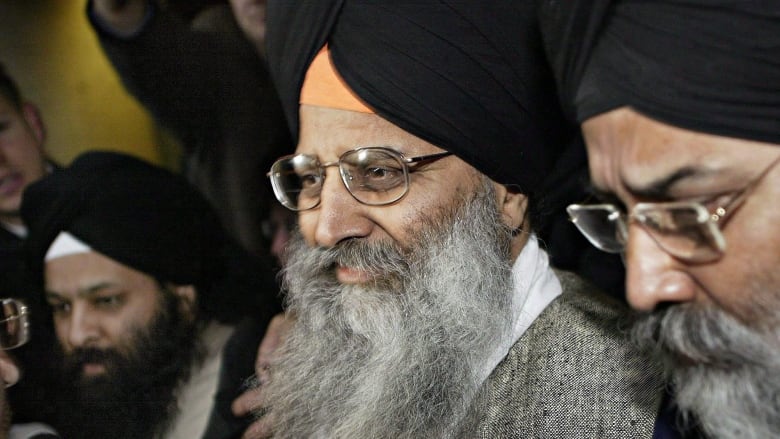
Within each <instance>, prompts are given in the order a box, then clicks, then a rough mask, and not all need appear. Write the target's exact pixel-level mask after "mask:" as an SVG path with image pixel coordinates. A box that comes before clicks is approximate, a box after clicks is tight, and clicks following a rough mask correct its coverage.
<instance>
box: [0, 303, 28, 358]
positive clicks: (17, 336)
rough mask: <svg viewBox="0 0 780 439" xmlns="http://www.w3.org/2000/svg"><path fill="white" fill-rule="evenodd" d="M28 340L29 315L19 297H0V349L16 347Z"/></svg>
mask: <svg viewBox="0 0 780 439" xmlns="http://www.w3.org/2000/svg"><path fill="white" fill-rule="evenodd" d="M29 340H30V316H29V312H28V310H27V305H25V303H24V302H22V301H21V300H19V299H0V349H2V350H8V349H14V348H18V347H19V346H22V345H23V344H25V343H27V342H28V341H29Z"/></svg>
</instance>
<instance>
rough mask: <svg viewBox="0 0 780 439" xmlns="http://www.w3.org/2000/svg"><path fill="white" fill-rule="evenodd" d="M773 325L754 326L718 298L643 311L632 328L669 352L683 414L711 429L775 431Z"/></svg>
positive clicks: (779, 376) (777, 340) (777, 343)
mask: <svg viewBox="0 0 780 439" xmlns="http://www.w3.org/2000/svg"><path fill="white" fill-rule="evenodd" d="M775 309H777V308H775ZM769 326H770V328H768V327H767V326H766V325H765V326H764V327H763V328H758V329H757V328H751V327H748V326H746V325H744V324H742V323H740V322H739V321H737V320H736V319H734V318H733V317H731V316H729V315H728V314H726V313H725V312H722V311H720V310H717V309H715V308H714V307H713V306H702V305H696V304H681V305H674V306H671V307H670V308H668V309H666V310H664V311H661V312H657V313H654V314H651V315H648V316H645V317H643V319H642V320H641V321H639V322H638V323H637V324H636V325H635V327H634V331H633V332H634V334H633V335H634V338H635V340H637V341H638V342H639V344H640V345H643V346H644V347H645V348H647V349H649V350H651V351H652V352H653V354H655V355H657V356H660V358H662V359H663V360H664V366H665V370H666V374H667V376H668V377H669V379H670V380H671V382H672V384H673V385H674V389H675V397H676V403H677V405H678V406H679V408H680V410H681V412H682V413H683V416H684V417H685V418H688V419H687V421H688V422H691V421H693V422H694V423H696V422H698V425H699V426H700V428H701V429H702V430H703V431H704V432H705V433H706V434H707V435H708V437H713V438H737V437H738V438H776V437H780V329H778V327H777V325H769ZM771 327H773V329H772V328H771ZM691 415H693V418H694V419H689V417H690V416H691Z"/></svg>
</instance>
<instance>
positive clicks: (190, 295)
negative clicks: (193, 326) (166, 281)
mask: <svg viewBox="0 0 780 439" xmlns="http://www.w3.org/2000/svg"><path fill="white" fill-rule="evenodd" d="M170 289H171V291H173V294H174V295H175V296H176V297H177V298H178V299H179V311H181V313H182V315H184V316H187V317H189V318H191V319H194V318H195V315H196V314H197V312H196V306H197V302H198V294H197V291H196V290H195V286H194V285H171V287H170Z"/></svg>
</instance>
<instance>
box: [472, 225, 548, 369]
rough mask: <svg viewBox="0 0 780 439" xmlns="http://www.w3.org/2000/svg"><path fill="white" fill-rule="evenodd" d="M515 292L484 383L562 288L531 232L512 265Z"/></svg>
mask: <svg viewBox="0 0 780 439" xmlns="http://www.w3.org/2000/svg"><path fill="white" fill-rule="evenodd" d="M512 285H513V294H512V299H511V307H512V315H511V324H510V328H509V332H508V333H506V334H505V335H504V337H503V338H502V340H501V343H500V344H499V345H498V346H496V349H495V350H493V353H492V354H490V355H489V356H488V358H487V359H486V360H485V363H484V366H483V367H482V369H481V371H480V372H481V374H480V375H479V376H478V378H481V381H480V382H484V381H485V380H486V379H487V377H488V376H490V374H491V373H492V372H493V369H495V368H496V366H498V364H499V363H501V361H502V360H503V359H504V357H506V355H507V354H508V353H509V350H510V349H511V348H512V346H514V344H515V343H516V342H517V340H519V339H520V337H522V335H523V333H525V331H526V330H527V329H528V328H529V327H530V326H531V325H532V324H533V322H534V321H535V320H536V318H537V317H539V314H541V313H542V311H544V309H545V308H547V305H549V304H550V303H551V302H552V301H553V300H555V298H556V297H558V296H559V295H561V293H562V291H563V289H562V287H561V283H560V281H559V280H558V277H557V276H556V275H555V272H553V270H552V268H551V267H550V260H549V258H548V257H547V253H546V252H545V251H543V250H542V249H540V248H539V242H538V241H537V239H536V236H535V235H531V237H530V238H529V239H528V242H527V243H526V244H525V247H523V250H522V251H521V252H520V255H518V257H517V260H515V263H514V265H513V266H512Z"/></svg>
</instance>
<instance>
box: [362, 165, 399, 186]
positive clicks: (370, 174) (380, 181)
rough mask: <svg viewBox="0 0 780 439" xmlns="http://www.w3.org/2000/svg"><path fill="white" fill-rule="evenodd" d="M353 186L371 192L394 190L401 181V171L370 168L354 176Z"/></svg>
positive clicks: (387, 167) (378, 167) (382, 167)
mask: <svg viewBox="0 0 780 439" xmlns="http://www.w3.org/2000/svg"><path fill="white" fill-rule="evenodd" d="M355 177H357V178H355V180H356V181H355V185H356V186H357V187H359V188H361V189H365V190H371V191H386V190H390V189H393V188H395V187H396V186H398V184H400V182H401V181H402V180H403V170H401V169H398V168H394V167H390V166H372V167H370V168H364V169H362V170H360V173H359V174H357V175H355Z"/></svg>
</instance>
